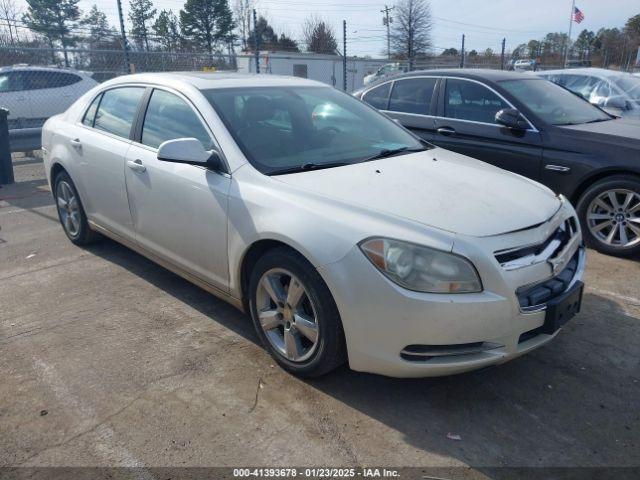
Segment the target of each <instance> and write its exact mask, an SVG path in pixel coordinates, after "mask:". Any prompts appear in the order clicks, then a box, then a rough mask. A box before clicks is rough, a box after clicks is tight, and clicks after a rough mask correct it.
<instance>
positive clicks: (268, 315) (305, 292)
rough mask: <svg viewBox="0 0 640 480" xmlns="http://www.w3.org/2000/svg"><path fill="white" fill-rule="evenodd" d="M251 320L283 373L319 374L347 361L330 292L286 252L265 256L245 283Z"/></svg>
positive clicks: (280, 250)
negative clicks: (247, 289) (282, 369)
mask: <svg viewBox="0 0 640 480" xmlns="http://www.w3.org/2000/svg"><path fill="white" fill-rule="evenodd" d="M249 295H250V297H249V306H250V310H251V318H252V320H253V324H254V327H255V329H256V332H257V334H258V336H259V337H260V340H261V341H262V343H263V344H264V345H265V347H266V348H267V350H268V351H269V353H271V356H272V357H273V358H274V359H275V360H276V362H278V364H279V365H280V366H282V367H283V368H284V369H285V370H287V371H289V372H291V373H293V374H295V375H299V376H302V377H317V376H320V375H323V374H325V373H327V372H329V371H331V370H333V369H335V368H337V367H338V366H340V365H341V364H342V363H344V362H345V360H346V346H345V341H344V332H343V330H342V322H341V320H340V315H339V313H338V308H337V307H336V304H335V301H334V300H333V297H332V296H331V292H330V291H329V288H328V287H327V285H326V284H325V283H324V281H323V280H322V277H320V274H318V272H317V271H316V269H315V268H314V267H313V265H311V264H310V263H309V262H308V261H307V260H305V259H304V258H303V257H302V256H300V255H299V254H297V253H296V252H294V251H292V250H290V249H288V248H280V247H279V248H275V249H273V250H269V251H268V252H266V253H265V254H264V255H263V256H262V257H261V258H260V259H259V260H258V262H257V263H256V265H255V267H254V268H253V271H252V273H251V278H250V280H249Z"/></svg>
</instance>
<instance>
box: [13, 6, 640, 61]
mask: <svg viewBox="0 0 640 480" xmlns="http://www.w3.org/2000/svg"><path fill="white" fill-rule="evenodd" d="M21 1H23V0H21ZM234 2H235V0H229V3H230V5H231V6H233V4H234ZM94 3H96V4H97V5H98V7H99V8H100V9H101V10H103V11H104V12H105V13H106V14H107V15H108V17H109V20H110V22H111V23H112V24H113V25H118V24H117V6H116V5H117V4H116V0H108V1H105V0H97V1H93V0H81V2H80V6H81V8H82V10H83V11H88V10H89V8H91V5H92V4H94ZM183 3H184V2H183V0H155V1H154V5H155V7H156V8H157V9H158V11H160V10H162V9H172V10H173V11H174V12H176V13H177V12H178V11H179V10H180V8H181V7H182V5H183ZM393 3H394V0H387V1H386V4H387V5H389V6H392V5H393ZM430 3H431V12H432V16H433V21H434V28H433V34H432V37H433V44H434V46H435V47H439V48H448V47H455V48H458V49H459V48H460V37H461V35H462V34H463V33H465V34H466V37H467V50H471V49H476V50H478V51H481V50H484V49H486V48H492V49H493V50H494V51H499V50H500V42H501V40H502V38H503V37H506V39H507V49H512V48H514V47H516V46H517V45H518V44H520V43H523V42H526V41H528V40H529V39H531V38H542V37H543V36H544V35H545V34H546V33H547V32H552V31H553V32H555V31H559V32H566V31H567V29H568V26H569V14H570V10H571V1H570V0H534V1H523V0H484V1H481V0H431V2H430ZM128 5H129V0H123V6H124V8H125V17H126V15H127V10H128ZM384 5H385V1H384V0H343V1H340V0H257V10H258V14H259V15H264V16H266V17H267V18H268V20H269V22H270V23H271V24H272V25H273V26H274V27H275V28H276V30H278V31H284V32H286V33H287V34H289V35H291V36H293V37H294V38H296V39H297V38H300V36H301V25H302V23H303V21H304V19H305V17H307V16H308V15H309V14H316V15H317V16H319V17H322V18H323V19H325V20H326V21H327V22H329V23H330V24H331V25H332V26H333V27H334V30H335V33H336V37H337V38H338V39H339V40H340V42H342V20H343V19H344V20H346V21H347V38H348V39H350V40H349V41H348V45H347V50H348V51H347V53H348V54H349V55H354V54H355V55H371V56H374V57H375V56H381V55H382V54H383V53H384V52H385V48H386V41H385V38H386V36H385V35H386V30H385V27H384V26H383V25H382V13H381V12H380V10H381V9H382V8H384ZM576 6H577V7H578V8H580V9H581V10H582V12H583V13H584V15H585V20H584V21H583V22H582V23H581V24H580V25H577V24H575V23H574V26H573V28H574V30H573V32H574V33H573V35H572V38H574V39H575V36H576V35H577V32H579V31H580V30H582V29H584V28H587V29H589V30H594V31H595V30H598V29H599V28H601V27H614V26H615V27H622V26H623V25H624V23H625V21H626V20H627V18H629V17H630V16H633V15H636V14H639V13H640V0H608V1H603V0H578V1H577V3H576ZM392 15H393V14H392Z"/></svg>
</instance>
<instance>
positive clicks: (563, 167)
mask: <svg viewBox="0 0 640 480" xmlns="http://www.w3.org/2000/svg"><path fill="white" fill-rule="evenodd" d="M354 95H356V96H357V97H358V98H361V99H362V100H364V101H365V102H368V103H369V104H371V105H372V106H374V107H376V108H378V109H380V110H382V111H384V112H385V113H387V114H388V115H389V116H390V117H392V118H394V119H396V120H397V121H399V122H400V123H401V124H402V125H404V126H405V127H406V128H408V129H410V130H411V131H413V132H414V133H415V134H417V135H419V136H420V137H422V138H423V139H425V140H427V141H428V142H431V143H433V144H435V145H438V146H440V147H443V148H446V149H448V150H452V151H455V152H459V153H462V154H464V155H468V156H471V157H474V158H477V159H479V160H483V161H485V162H488V163H491V164H493V165H496V166H498V167H501V168H504V169H506V170H510V171H512V172H515V173H519V174H521V175H524V176H526V177H529V178H532V179H534V180H537V181H539V182H541V183H543V184H544V185H547V186H548V187H549V188H551V189H552V190H554V191H555V192H558V193H561V194H563V195H564V196H566V197H567V198H569V199H570V200H571V201H572V202H573V204H574V205H576V209H577V211H578V215H579V217H580V221H581V223H582V227H583V233H584V237H585V239H586V241H587V243H588V244H589V245H590V246H592V247H593V248H595V249H597V250H600V251H601V252H604V253H609V254H613V255H621V256H628V255H637V254H639V253H640V122H635V121H632V120H623V119H620V118H616V117H614V116H612V115H609V114H608V113H606V112H604V111H603V110H601V109H599V108H597V107H595V106H593V105H591V104H590V103H589V102H587V101H585V100H583V99H581V98H580V97H578V96H577V95H575V94H573V93H571V92H570V91H568V90H566V89H564V88H562V87H560V86H558V85H556V84H554V83H552V82H549V81H547V80H544V79H541V78H537V77H535V76H533V75H529V74H522V73H512V72H503V71H496V70H436V71H419V72H409V73H405V74H402V75H398V76H395V77H391V78H386V79H384V80H381V81H379V82H377V83H375V84H372V85H368V86H367V87H365V88H364V89H362V90H360V91H358V92H355V93H354Z"/></svg>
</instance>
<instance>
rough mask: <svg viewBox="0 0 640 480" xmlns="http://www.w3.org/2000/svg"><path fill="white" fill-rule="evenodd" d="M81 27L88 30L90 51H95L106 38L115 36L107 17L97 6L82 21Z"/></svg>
mask: <svg viewBox="0 0 640 480" xmlns="http://www.w3.org/2000/svg"><path fill="white" fill-rule="evenodd" d="M80 25H82V26H83V27H85V28H86V29H87V30H88V36H87V42H88V43H89V48H90V49H95V48H96V47H97V46H98V45H99V44H100V43H102V42H104V41H105V40H106V37H109V36H111V35H113V30H112V29H111V27H110V26H109V21H108V20H107V16H106V15H105V13H104V12H103V11H101V10H99V9H98V6H97V5H95V4H94V5H93V6H92V7H91V10H89V13H87V14H86V15H85V16H84V17H83V18H82V20H80Z"/></svg>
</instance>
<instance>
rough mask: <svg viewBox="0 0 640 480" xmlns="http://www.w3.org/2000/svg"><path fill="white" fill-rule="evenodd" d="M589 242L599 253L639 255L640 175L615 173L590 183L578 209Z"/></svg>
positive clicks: (626, 255) (585, 236)
mask: <svg viewBox="0 0 640 480" xmlns="http://www.w3.org/2000/svg"><path fill="white" fill-rule="evenodd" d="M576 210H577V212H578V216H579V218H580V223H581V224H582V232H583V235H584V238H585V241H586V243H587V245H589V246H590V247H592V248H594V249H596V250H598V251H599V252H602V253H605V254H608V255H616V256H620V257H629V256H634V255H638V254H640V178H639V177H636V176H633V175H616V176H611V177H607V178H604V179H602V180H599V181H597V182H595V183H594V184H593V185H591V186H590V187H589V188H588V189H587V190H586V191H585V192H584V194H583V195H582V196H581V197H580V200H579V201H578V205H577V208H576Z"/></svg>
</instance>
